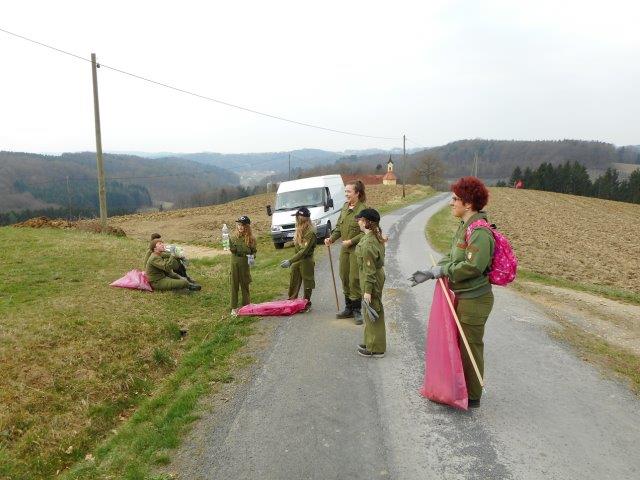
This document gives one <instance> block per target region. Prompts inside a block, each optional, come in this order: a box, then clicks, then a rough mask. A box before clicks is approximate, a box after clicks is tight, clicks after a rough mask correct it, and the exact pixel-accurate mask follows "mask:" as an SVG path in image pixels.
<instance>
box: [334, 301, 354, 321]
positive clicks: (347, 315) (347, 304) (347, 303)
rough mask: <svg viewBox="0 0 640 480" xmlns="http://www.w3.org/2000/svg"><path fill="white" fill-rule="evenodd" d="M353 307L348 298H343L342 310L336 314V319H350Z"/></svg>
mask: <svg viewBox="0 0 640 480" xmlns="http://www.w3.org/2000/svg"><path fill="white" fill-rule="evenodd" d="M352 317H353V307H352V306H351V300H349V297H344V310H343V311H341V312H340V313H338V314H336V318H352Z"/></svg>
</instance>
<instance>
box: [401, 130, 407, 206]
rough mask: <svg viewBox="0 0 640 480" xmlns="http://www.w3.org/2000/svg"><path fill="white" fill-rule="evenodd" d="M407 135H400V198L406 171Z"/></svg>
mask: <svg viewBox="0 0 640 480" xmlns="http://www.w3.org/2000/svg"><path fill="white" fill-rule="evenodd" d="M406 146H407V136H406V135H402V198H404V184H405V177H406V173H407V148H406Z"/></svg>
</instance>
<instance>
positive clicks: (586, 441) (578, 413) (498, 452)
mask: <svg viewBox="0 0 640 480" xmlns="http://www.w3.org/2000/svg"><path fill="white" fill-rule="evenodd" d="M446 201H447V199H446V198H443V197H439V198H436V199H430V200H427V201H425V202H422V203H421V204H418V205H413V206H410V207H406V208H404V209H402V210H398V211H396V212H394V213H392V214H390V215H386V216H385V217H384V218H383V227H384V230H385V231H386V232H387V233H389V235H390V241H389V244H388V248H387V265H386V273H387V285H386V290H385V295H386V297H385V298H384V303H385V309H386V317H387V340H388V352H387V356H386V357H385V358H384V359H366V358H362V357H359V356H358V355H356V353H355V345H356V344H357V343H359V342H361V339H362V327H358V326H355V325H353V324H352V322H351V321H349V320H336V319H335V318H334V310H335V304H334V299H333V291H332V287H331V286H330V279H329V273H328V272H329V268H328V263H327V262H328V258H327V256H326V255H325V256H323V257H322V258H321V259H320V260H319V262H318V267H317V271H318V275H317V284H318V288H317V289H316V291H314V298H313V304H314V309H313V311H312V312H310V313H308V314H305V315H297V316H294V317H291V318H285V319H265V320H263V323H264V322H271V323H269V324H268V325H272V324H273V325H274V329H273V330H274V333H273V337H272V341H271V345H270V347H269V348H268V349H267V350H266V351H265V352H264V353H263V354H262V355H261V356H259V360H260V361H259V363H258V364H257V365H256V367H255V368H254V369H253V375H252V376H251V378H249V379H248V380H247V381H246V382H245V383H244V384H243V385H240V386H239V387H238V389H237V391H236V392H235V395H234V396H233V398H232V399H230V401H228V402H226V403H225V404H224V405H221V404H220V402H215V404H216V408H215V409H214V410H213V411H212V412H211V413H210V414H206V415H204V417H203V418H202V419H201V420H200V421H199V422H198V424H197V425H196V427H195V428H194V430H193V432H192V434H191V435H190V436H189V438H188V440H187V442H186V444H185V446H184V447H182V448H181V450H180V451H179V452H178V453H177V455H176V457H175V461H174V462H173V463H172V465H171V466H170V467H169V470H170V471H171V472H174V473H175V474H176V476H177V477H178V478H185V479H187V478H189V479H372V478H382V479H384V478H391V479H421V480H422V479H428V478H433V479H510V478H513V479H574V478H575V479H581V480H584V479H594V480H595V479H598V480H601V479H623V478H624V479H626V478H638V477H639V476H640V456H638V455H637V446H638V444H640V421H639V420H640V415H639V414H638V406H639V404H638V400H637V398H636V397H635V396H634V395H632V394H631V393H630V392H629V390H628V389H627V388H626V387H625V386H624V385H622V384H620V383H618V382H616V381H612V380H607V379H603V378H602V377H601V375H600V374H599V373H598V372H597V371H596V370H595V369H594V368H593V367H591V366H590V365H589V364H587V363H585V362H583V361H582V360H580V359H578V358H575V356H574V355H573V354H572V352H571V351H570V350H569V349H568V348H567V347H565V346H564V345H562V344H559V343H557V342H556V341H554V340H552V339H551V338H550V337H549V336H548V334H547V333H546V330H545V327H546V326H548V325H550V324H551V322H552V320H551V319H549V318H547V317H546V316H545V314H544V313H543V312H542V311H541V310H539V309H538V308H537V307H536V306H535V305H534V304H532V303H530V302H529V301H527V300H525V299H523V298H522V297H520V296H518V295H516V294H515V293H513V292H511V291H509V290H508V289H501V288H496V289H495V295H496V304H495V308H494V311H493V313H492V315H491V317H490V318H489V322H488V324H487V331H486V336H485V344H486V349H485V350H486V358H485V368H486V372H485V373H486V393H485V395H484V396H483V400H482V407H481V408H480V409H477V410H470V411H468V412H460V411H455V410H452V409H450V408H447V407H443V406H440V405H437V404H434V403H431V402H429V401H427V400H425V399H424V398H422V397H421V396H420V395H419V394H418V393H417V392H418V388H419V387H420V385H421V384H422V378H423V371H424V333H425V320H426V317H427V312H428V308H429V305H430V301H431V295H432V291H433V287H434V285H433V283H429V282H427V283H426V284H422V285H419V286H417V287H415V288H414V289H410V288H409V287H408V286H407V283H406V281H405V280H404V279H405V278H406V277H407V276H408V275H409V274H410V273H411V272H413V271H415V270H416V269H417V268H418V267H421V266H426V265H427V264H428V263H429V261H428V259H429V252H430V249H429V247H428V246H427V244H426V241H425V238H424V226H425V224H426V221H427V219H428V218H429V216H430V215H432V214H433V213H435V212H436V211H437V210H438V209H439V208H441V206H442V205H443V204H444V203H446ZM336 257H337V252H336V255H334V258H336Z"/></svg>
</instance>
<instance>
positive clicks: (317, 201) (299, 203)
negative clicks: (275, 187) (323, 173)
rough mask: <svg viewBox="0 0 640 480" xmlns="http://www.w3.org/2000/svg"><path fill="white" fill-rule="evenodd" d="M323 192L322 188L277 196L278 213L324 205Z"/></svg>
mask: <svg viewBox="0 0 640 480" xmlns="http://www.w3.org/2000/svg"><path fill="white" fill-rule="evenodd" d="M323 191H324V189H323V188H322V187H320V188H307V189H305V190H294V191H291V192H282V193H279V194H278V195H277V196H276V211H278V210H293V209H295V208H299V207H315V206H318V205H324V195H323Z"/></svg>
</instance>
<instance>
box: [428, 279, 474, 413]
mask: <svg viewBox="0 0 640 480" xmlns="http://www.w3.org/2000/svg"><path fill="white" fill-rule="evenodd" d="M443 283H444V284H445V285H447V282H446V281H444V282H443ZM448 289H449V287H448V285H447V290H448ZM448 293H449V295H450V297H451V299H452V300H453V293H451V291H449V292H448ZM424 361H425V368H424V383H423V385H422V388H421V389H420V394H421V395H422V396H424V397H427V398H428V399H429V400H433V401H434V402H438V403H444V404H446V405H451V406H452V407H455V408H459V409H461V410H466V409H467V408H468V400H469V398H468V394H467V384H466V382H465V380H464V371H463V369H462V359H461V358H460V348H459V347H458V330H457V327H456V323H455V320H454V318H453V314H452V313H451V309H450V308H449V305H448V304H447V299H446V297H445V293H444V290H443V289H442V287H441V286H440V282H436V288H435V291H434V293H433V302H432V303H431V312H430V313H429V324H428V325H427V339H426V348H425V354H424Z"/></svg>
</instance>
